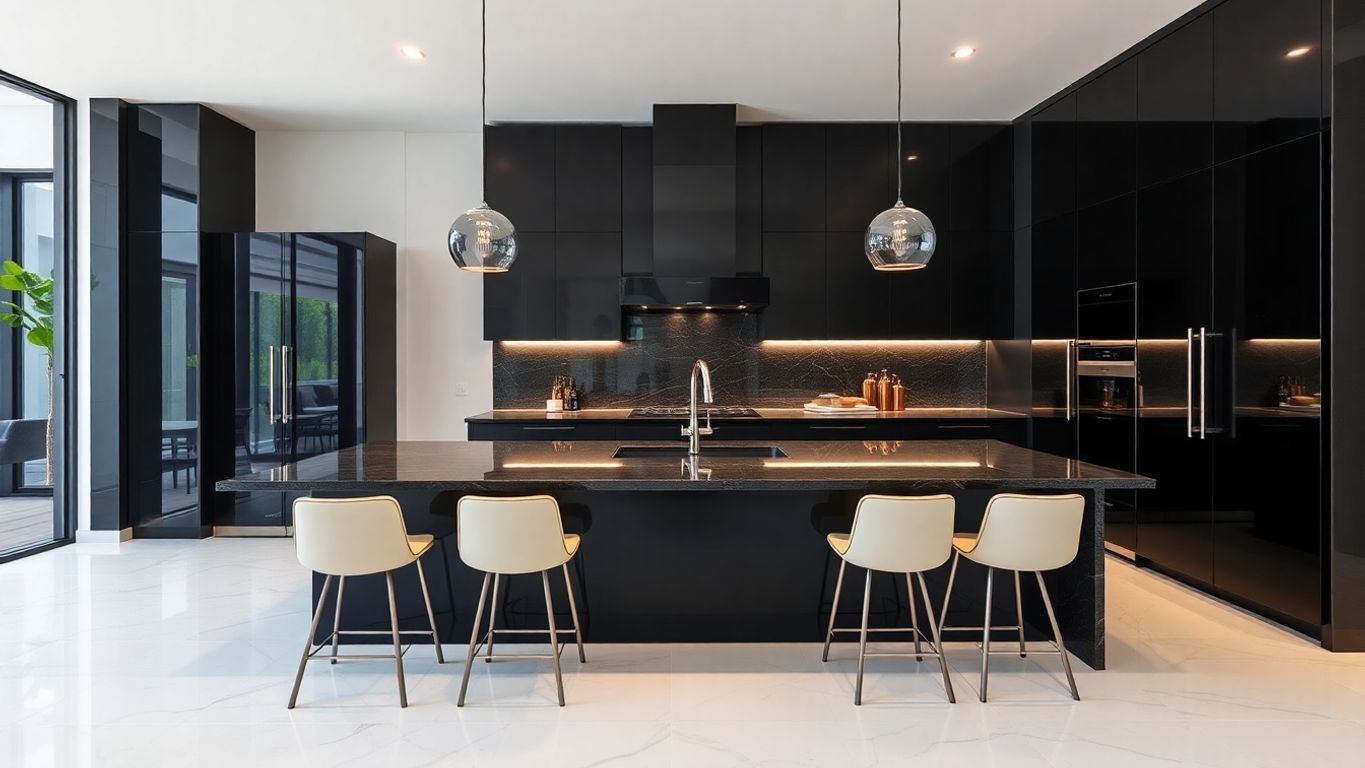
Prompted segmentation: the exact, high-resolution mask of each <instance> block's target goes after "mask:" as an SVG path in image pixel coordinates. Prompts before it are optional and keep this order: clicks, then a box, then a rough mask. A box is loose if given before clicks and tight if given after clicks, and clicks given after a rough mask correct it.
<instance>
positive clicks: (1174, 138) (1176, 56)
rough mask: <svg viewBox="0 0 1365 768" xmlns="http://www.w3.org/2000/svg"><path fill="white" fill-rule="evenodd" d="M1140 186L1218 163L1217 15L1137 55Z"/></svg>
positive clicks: (1206, 15) (1187, 27) (1194, 23)
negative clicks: (1215, 97) (1215, 119)
mask: <svg viewBox="0 0 1365 768" xmlns="http://www.w3.org/2000/svg"><path fill="white" fill-rule="evenodd" d="M1137 63H1138V75H1137V76H1138V126H1137V146H1138V153H1137V157H1138V185H1139V186H1147V185H1149V184H1156V183H1159V182H1162V181H1166V180H1168V179H1172V178H1175V177H1177V176H1181V175H1183V174H1186V173H1190V172H1191V171H1197V170H1199V169H1201V168H1207V167H1208V166H1209V165H1210V162H1211V160H1212V159H1213V15H1212V14H1207V13H1206V14H1204V15H1203V16H1200V17H1199V18H1197V19H1195V20H1193V21H1191V22H1189V23H1188V24H1185V25H1184V26H1182V27H1180V28H1179V29H1177V30H1175V31H1174V32H1172V33H1171V34H1169V35H1167V36H1166V37H1164V38H1162V39H1161V40H1158V41H1157V42H1156V43H1153V44H1152V46H1151V47H1149V48H1147V49H1146V50H1144V51H1142V52H1141V53H1139V54H1138V55H1137Z"/></svg>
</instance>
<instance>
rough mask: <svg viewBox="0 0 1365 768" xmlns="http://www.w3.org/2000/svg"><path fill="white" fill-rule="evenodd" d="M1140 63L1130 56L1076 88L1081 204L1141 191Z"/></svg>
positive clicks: (1091, 203) (1078, 201) (1079, 200)
mask: <svg viewBox="0 0 1365 768" xmlns="http://www.w3.org/2000/svg"><path fill="white" fill-rule="evenodd" d="M1136 173H1137V61H1136V60H1135V59H1129V60H1128V61H1125V62H1123V63H1122V64H1119V65H1118V66H1117V67H1114V68H1113V69H1111V70H1109V71H1108V72H1105V73H1104V74H1103V75H1100V76H1099V77H1097V78H1095V79H1094V80H1092V81H1091V82H1089V83H1087V84H1086V85H1085V86H1083V87H1082V88H1081V89H1080V90H1078V91H1077V92H1076V205H1077V206H1078V207H1080V208H1084V207H1086V206H1088V205H1093V204H1095V203H1099V202H1103V201H1105V200H1110V199H1113V198H1115V197H1117V196H1119V195H1122V194H1126V193H1128V192H1132V191H1133V190H1134V189H1136V185H1137V180H1136Z"/></svg>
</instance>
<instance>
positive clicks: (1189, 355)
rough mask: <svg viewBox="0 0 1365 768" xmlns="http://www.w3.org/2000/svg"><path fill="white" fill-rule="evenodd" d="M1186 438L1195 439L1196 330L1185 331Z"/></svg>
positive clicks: (1187, 329) (1188, 329)
mask: <svg viewBox="0 0 1365 768" xmlns="http://www.w3.org/2000/svg"><path fill="white" fill-rule="evenodd" d="M1185 437H1194V329H1193V328H1186V329H1185Z"/></svg>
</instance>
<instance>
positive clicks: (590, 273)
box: [554, 232, 621, 341]
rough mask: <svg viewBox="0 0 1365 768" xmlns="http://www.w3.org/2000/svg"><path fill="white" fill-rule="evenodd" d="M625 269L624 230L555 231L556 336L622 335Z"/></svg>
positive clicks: (593, 337) (602, 337)
mask: <svg viewBox="0 0 1365 768" xmlns="http://www.w3.org/2000/svg"><path fill="white" fill-rule="evenodd" d="M620 274H621V235H620V234H619V233H616V232H600V233H585V232H560V233H558V234H556V235H555V278H554V289H555V301H554V305H555V335H554V338H556V339H576V340H588V341H612V340H615V339H620V338H621V299H620V279H619V278H620Z"/></svg>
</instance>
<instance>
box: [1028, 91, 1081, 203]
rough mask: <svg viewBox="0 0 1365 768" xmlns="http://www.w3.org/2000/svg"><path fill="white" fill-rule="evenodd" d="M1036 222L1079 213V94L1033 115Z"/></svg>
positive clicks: (1072, 95) (1068, 96)
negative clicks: (1077, 109) (1077, 103)
mask: <svg viewBox="0 0 1365 768" xmlns="http://www.w3.org/2000/svg"><path fill="white" fill-rule="evenodd" d="M1031 122H1032V128H1033V174H1032V176H1033V190H1032V191H1033V195H1032V196H1033V221H1034V222H1035V223H1037V222H1040V221H1046V220H1048V219H1051V218H1055V217H1057V216H1061V215H1063V214H1067V213H1071V212H1072V211H1075V210H1076V95H1075V94H1074V93H1073V94H1068V95H1067V96H1064V97H1062V98H1061V99H1060V100H1058V101H1057V103H1055V104H1053V105H1051V106H1049V107H1048V108H1046V109H1044V110H1043V111H1041V112H1039V113H1038V114H1037V115H1034V117H1033V120H1032V121H1031Z"/></svg>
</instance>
